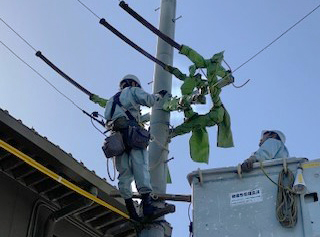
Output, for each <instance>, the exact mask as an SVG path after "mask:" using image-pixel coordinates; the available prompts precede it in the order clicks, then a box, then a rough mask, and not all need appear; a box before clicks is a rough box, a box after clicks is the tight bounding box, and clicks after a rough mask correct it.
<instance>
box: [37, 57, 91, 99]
mask: <svg viewBox="0 0 320 237" xmlns="http://www.w3.org/2000/svg"><path fill="white" fill-rule="evenodd" d="M36 56H37V57H39V58H41V59H42V60H43V61H44V62H45V63H46V64H47V65H48V66H49V67H51V68H52V69H53V70H55V71H56V72H57V73H58V74H59V75H60V76H62V77H63V78H64V79H66V80H67V81H68V82H70V83H71V84H72V85H74V86H75V87H77V88H78V89H79V90H81V91H82V92H84V93H85V94H87V95H88V96H89V97H90V98H91V97H92V96H93V93H91V92H90V91H88V90H87V89H86V88H84V87H83V86H81V85H80V84H79V83H78V82H76V81H75V80H73V79H72V78H71V77H69V76H68V75H67V74H65V73H64V72H63V71H61V70H60V69H59V68H58V67H57V66H56V65H54V64H53V63H52V62H51V61H50V60H49V59H47V58H46V57H45V56H44V55H43V54H42V53H41V52H40V51H37V52H36Z"/></svg>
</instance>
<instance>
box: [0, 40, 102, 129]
mask: <svg viewBox="0 0 320 237" xmlns="http://www.w3.org/2000/svg"><path fill="white" fill-rule="evenodd" d="M0 43H1V44H2V45H3V46H4V47H5V48H6V49H7V50H8V51H9V52H10V53H12V54H13V55H14V56H15V57H16V58H18V59H19V60H20V61H21V62H23V63H24V64H25V65H26V66H27V67H29V68H30V69H31V70H32V71H33V72H35V73H36V74H37V75H38V76H39V77H41V78H42V79H43V80H44V81H45V82H47V83H48V84H49V85H50V86H51V87H52V88H53V89H54V90H55V91H57V92H58V93H59V94H60V95H62V96H63V97H64V98H66V99H67V100H69V101H70V102H71V103H72V104H73V105H74V106H75V107H76V108H77V109H79V110H81V111H82V112H83V113H84V114H85V115H87V116H89V117H90V118H91V119H93V120H95V121H96V122H98V123H99V124H101V125H102V126H103V127H104V126H105V124H104V123H103V121H100V120H98V119H96V118H95V117H94V116H92V115H91V114H89V113H88V112H86V111H85V110H84V109H82V108H81V107H80V106H78V105H77V104H76V103H75V102H74V101H73V100H72V99H70V98H69V97H68V96H66V95H65V94H64V93H62V92H61V91H60V90H59V89H58V88H57V87H55V86H54V85H53V84H52V83H51V82H50V81H49V80H48V79H47V78H45V77H44V76H43V75H42V74H40V73H39V72H38V71H37V70H36V69H34V68H33V67H32V66H31V65H30V64H28V63H27V62H26V61H25V60H23V59H22V58H21V57H19V55H17V54H16V53H15V52H14V51H13V50H12V49H11V48H9V47H8V46H7V45H6V44H5V43H3V42H2V41H0Z"/></svg>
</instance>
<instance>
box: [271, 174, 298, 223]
mask: <svg viewBox="0 0 320 237" xmlns="http://www.w3.org/2000/svg"><path fill="white" fill-rule="evenodd" d="M293 183H294V175H293V173H292V171H291V170H289V169H288V170H287V173H286V172H285V170H284V169H282V171H281V172H280V174H279V178H278V193H277V204H276V213H277V220H278V221H279V222H280V224H281V225H282V226H283V227H286V228H292V227H294V226H295V225H296V223H297V194H295V193H293V192H290V191H289V190H288V189H289V188H291V187H292V186H293ZM286 188H287V189H286Z"/></svg>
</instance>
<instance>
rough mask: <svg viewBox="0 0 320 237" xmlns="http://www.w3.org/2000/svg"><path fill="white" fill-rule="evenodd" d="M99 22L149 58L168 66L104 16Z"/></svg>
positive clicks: (163, 66)
mask: <svg viewBox="0 0 320 237" xmlns="http://www.w3.org/2000/svg"><path fill="white" fill-rule="evenodd" d="M99 23H100V24H101V25H103V26H104V27H106V28H107V29H108V30H110V31H111V32H112V33H113V34H115V35H116V36H118V37H119V38H120V39H122V40H123V41H124V42H126V43H127V44H128V45H130V46H131V47H132V48H134V49H135V50H137V51H138V52H140V53H141V54H143V55H144V56H146V57H147V58H149V59H150V60H151V61H153V62H155V63H157V64H158V65H159V66H161V67H162V68H163V69H165V68H166V66H167V65H166V64H165V63H164V62H162V61H160V60H159V59H157V58H155V57H154V56H152V55H151V54H149V53H148V52H147V51H145V50H144V49H142V48H141V47H139V46H138V45H137V44H135V43H134V42H133V41H131V40H130V39H128V38H127V37H126V36H124V35H123V34H122V33H120V32H119V31H118V30H117V29H115V28H114V27H113V26H112V25H110V24H109V23H108V22H107V21H106V20H105V19H104V18H101V19H100V21H99Z"/></svg>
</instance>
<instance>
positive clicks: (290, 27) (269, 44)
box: [233, 4, 320, 72]
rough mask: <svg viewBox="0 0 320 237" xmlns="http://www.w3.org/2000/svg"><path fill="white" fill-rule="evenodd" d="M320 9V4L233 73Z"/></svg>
mask: <svg viewBox="0 0 320 237" xmlns="http://www.w3.org/2000/svg"><path fill="white" fill-rule="evenodd" d="M319 7H320V4H319V5H318V6H316V7H315V8H314V9H313V10H312V11H310V12H309V13H308V14H307V15H305V16H304V17H302V18H301V19H300V20H299V21H297V22H296V23H295V24H293V25H292V26H291V27H290V28H289V29H287V30H286V31H285V32H283V33H282V34H281V35H279V36H278V37H277V38H275V39H274V40H273V41H272V42H271V43H269V44H268V45H267V46H265V47H264V48H263V49H261V50H260V51H259V52H257V53H256V54H255V55H253V56H252V57H251V58H249V59H248V60H247V61H245V62H244V63H242V64H241V65H240V66H239V67H237V68H236V69H235V70H234V71H233V72H235V71H237V70H238V69H240V68H241V67H243V66H244V65H245V64H247V63H248V62H250V61H251V60H252V59H254V58H255V57H257V56H258V55H259V54H260V53H262V52H263V51H264V50H266V49H267V48H269V47H270V46H271V45H272V44H273V43H275V42H276V41H278V40H279V39H280V38H281V37H282V36H284V35H285V34H286V33H288V32H289V31H290V30H291V29H292V28H294V27H295V26H296V25H298V24H299V23H300V22H302V21H303V20H304V19H306V18H307V17H308V16H310V15H311V14H312V13H313V12H315V11H316V10H317V9H318V8H319Z"/></svg>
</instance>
